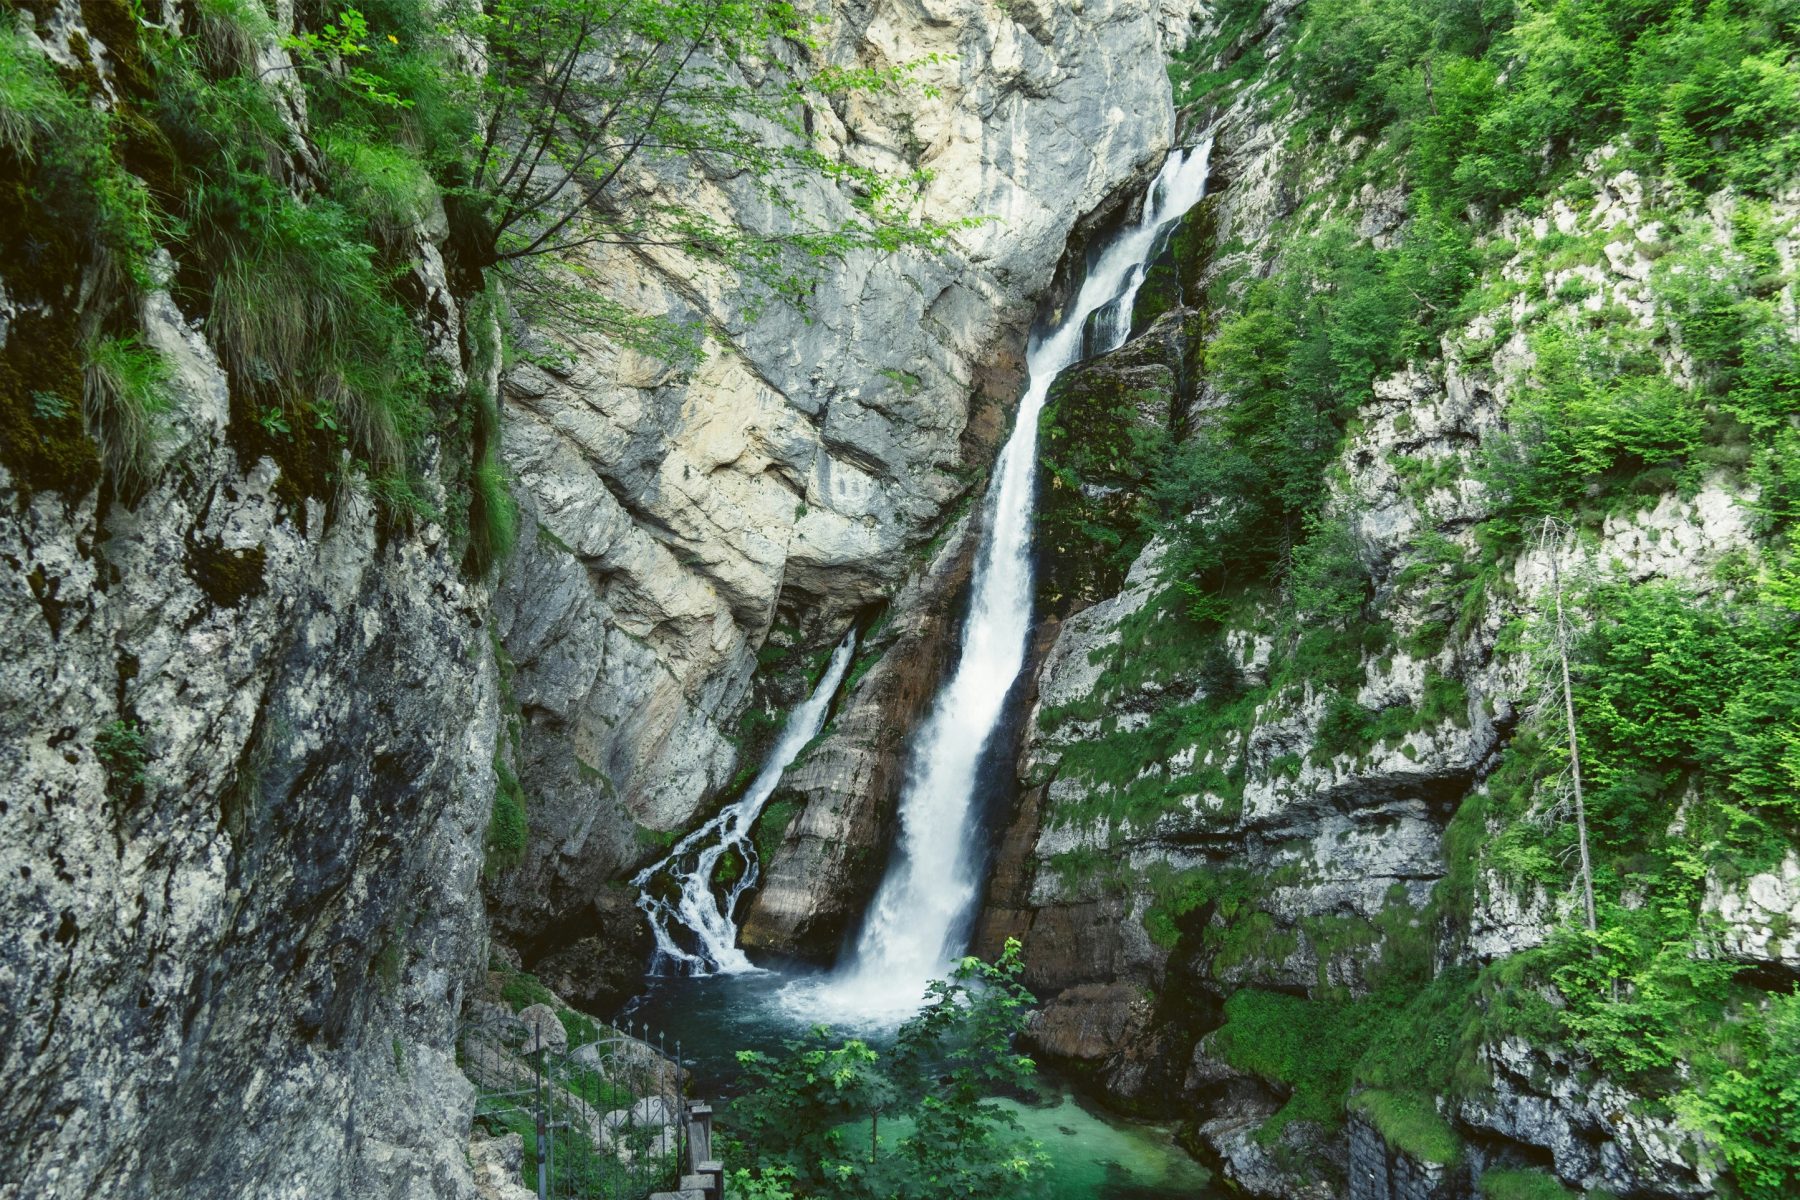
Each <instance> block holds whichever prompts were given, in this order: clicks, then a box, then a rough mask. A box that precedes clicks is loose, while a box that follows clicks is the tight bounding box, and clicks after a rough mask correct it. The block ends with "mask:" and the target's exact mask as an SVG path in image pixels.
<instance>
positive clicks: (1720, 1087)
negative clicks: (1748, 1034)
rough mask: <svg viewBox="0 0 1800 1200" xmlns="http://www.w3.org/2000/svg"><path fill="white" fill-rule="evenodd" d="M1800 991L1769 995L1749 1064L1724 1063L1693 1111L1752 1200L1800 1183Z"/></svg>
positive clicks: (1773, 1197)
mask: <svg viewBox="0 0 1800 1200" xmlns="http://www.w3.org/2000/svg"><path fill="white" fill-rule="evenodd" d="M1796 1111H1800V994H1795V993H1790V994H1788V995H1785V996H1776V997H1774V998H1773V999H1771V1000H1770V1001H1769V1005H1768V1011H1767V1015H1766V1018H1765V1020H1764V1021H1763V1022H1762V1023H1761V1026H1760V1028H1759V1029H1757V1030H1756V1031H1755V1032H1754V1035H1753V1037H1752V1039H1751V1041H1750V1045H1749V1052H1748V1054H1747V1055H1746V1057H1745V1059H1744V1061H1743V1062H1742V1063H1738V1064H1733V1065H1729V1066H1724V1067H1722V1068H1721V1069H1719V1070H1718V1071H1717V1072H1716V1074H1715V1075H1714V1076H1713V1078H1712V1079H1711V1080H1710V1081H1709V1082H1708V1083H1707V1086H1706V1088H1705V1090H1704V1091H1702V1092H1701V1093H1700V1095H1699V1096H1698V1097H1697V1098H1695V1099H1694V1101H1693V1102H1692V1104H1691V1105H1690V1107H1689V1111H1688V1114H1687V1115H1689V1116H1690V1117H1691V1118H1694V1119H1696V1120H1697V1122H1698V1123H1699V1124H1700V1125H1701V1127H1702V1128H1703V1129H1705V1130H1706V1132H1707V1134H1708V1135H1709V1137H1710V1138H1711V1139H1712V1140H1713V1141H1714V1142H1715V1143H1716V1144H1717V1145H1718V1147H1719V1151H1720V1153H1721V1155H1722V1156H1723V1158H1724V1160H1725V1163H1726V1165H1727V1166H1728V1167H1729V1168H1730V1169H1731V1173H1732V1176H1733V1178H1734V1179H1735V1181H1736V1183H1737V1186H1738V1187H1739V1189H1741V1191H1742V1193H1743V1195H1744V1196H1745V1197H1746V1200H1777V1198H1778V1197H1785V1196H1792V1195H1794V1194H1795V1193H1796V1191H1797V1190H1800V1128H1797V1127H1796V1126H1795V1124H1794V1113H1795V1112H1796Z"/></svg>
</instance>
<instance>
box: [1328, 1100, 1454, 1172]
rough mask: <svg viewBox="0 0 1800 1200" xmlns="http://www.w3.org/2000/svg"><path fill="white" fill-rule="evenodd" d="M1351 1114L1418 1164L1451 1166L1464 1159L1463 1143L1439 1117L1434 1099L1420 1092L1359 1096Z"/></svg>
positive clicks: (1353, 1104) (1352, 1106) (1352, 1105)
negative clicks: (1362, 1118) (1433, 1102)
mask: <svg viewBox="0 0 1800 1200" xmlns="http://www.w3.org/2000/svg"><path fill="white" fill-rule="evenodd" d="M1350 1110H1351V1111H1352V1112H1355V1113H1359V1114H1360V1115H1362V1116H1363V1117H1364V1118H1366V1119H1367V1120H1368V1122H1369V1124H1371V1125H1373V1126H1374V1127H1375V1129H1376V1130H1377V1131H1378V1132H1379V1133H1380V1134H1381V1136H1382V1140H1384V1141H1386V1142H1387V1144H1388V1145H1390V1146H1393V1147H1394V1148H1395V1149H1397V1150H1400V1151H1403V1152H1404V1153H1406V1154H1407V1155H1409V1156H1411V1157H1412V1158H1413V1159H1415V1160H1416V1161H1418V1162H1424V1163H1440V1164H1442V1165H1444V1166H1451V1165H1453V1164H1455V1163H1457V1162H1459V1161H1461V1159H1462V1141H1461V1140H1460V1139H1459V1138H1458V1137H1457V1136H1456V1131H1455V1130H1453V1129H1451V1128H1450V1123H1449V1122H1448V1121H1446V1120H1444V1118H1443V1117H1442V1116H1440V1115H1439V1113H1438V1111H1437V1109H1436V1107H1435V1106H1434V1105H1433V1104H1432V1101H1431V1098H1430V1097H1429V1096H1426V1095H1421V1094H1420V1093H1418V1092H1384V1091H1380V1090H1371V1091H1366V1092H1358V1093H1357V1094H1356V1095H1354V1096H1352V1097H1351V1098H1350Z"/></svg>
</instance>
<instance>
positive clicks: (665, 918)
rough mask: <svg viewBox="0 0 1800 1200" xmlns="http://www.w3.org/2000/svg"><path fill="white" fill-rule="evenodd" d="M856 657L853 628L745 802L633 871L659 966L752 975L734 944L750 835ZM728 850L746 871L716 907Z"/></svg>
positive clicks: (748, 883)
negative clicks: (685, 940)
mask: <svg viewBox="0 0 1800 1200" xmlns="http://www.w3.org/2000/svg"><path fill="white" fill-rule="evenodd" d="M855 652H856V631H855V630H854V629H852V630H851V631H850V632H849V633H847V634H845V635H844V640H843V641H841V642H839V643H838V647H837V649H836V650H834V651H832V654H831V662H830V663H829V664H828V665H827V666H826V668H825V674H824V676H823V677H821V678H820V680H819V685H818V686H817V687H815V688H814V689H813V693H812V695H811V696H808V697H807V699H806V702H805V703H804V704H802V705H801V706H800V707H799V708H796V709H795V710H794V712H793V715H792V716H790V717H789V718H788V723H787V725H786V726H785V727H783V729H782V731H781V738H780V740H779V741H777V742H776V743H775V749H774V750H772V751H771V752H770V754H769V757H768V758H767V759H766V760H765V761H764V762H763V765H762V770H761V771H759V772H757V775H756V778H755V779H754V780H752V781H751V784H750V789H749V790H748V791H746V792H745V793H744V796H743V799H741V800H739V801H738V802H737V803H736V804H733V805H731V806H730V807H729V808H727V809H725V811H723V812H721V813H720V814H719V815H718V816H716V817H714V818H713V819H712V820H710V821H708V822H707V823H706V824H704V825H702V826H700V828H698V829H696V830H694V831H693V832H692V833H690V834H688V835H687V836H686V837H684V838H682V839H681V841H679V842H677V843H676V844H675V848H674V849H673V850H671V851H670V852H669V854H668V856H667V857H666V858H663V859H662V860H660V861H658V862H657V863H655V864H654V865H652V866H649V867H646V868H645V869H644V870H642V871H640V872H638V874H637V877H636V878H634V879H633V880H632V881H631V886H633V887H635V888H637V889H638V907H639V908H641V909H643V910H644V913H645V915H647V916H648V917H649V918H650V929H651V932H652V933H654V934H655V935H656V964H655V966H656V967H658V968H660V967H661V966H663V964H665V963H667V964H670V965H672V966H674V967H675V969H676V970H678V971H682V972H685V973H686V974H689V975H740V974H743V973H744V972H746V971H754V970H757V967H756V966H755V965H753V964H752V963H751V962H750V960H749V958H747V957H746V956H745V954H744V952H743V951H742V950H739V949H738V946H737V937H738V927H737V904H738V901H739V900H740V899H742V898H743V895H744V893H745V892H746V891H748V890H749V889H750V888H751V887H753V886H754V885H755V884H756V880H757V877H758V875H759V874H760V873H761V864H760V863H759V862H758V861H757V858H756V848H755V846H754V845H753V844H752V843H751V841H750V830H751V827H752V826H754V825H755V824H756V818H757V817H759V816H761V815H762V810H763V806H764V805H766V804H768V802H769V797H770V796H771V795H773V794H774V792H775V785H776V784H778V783H780V782H781V775H782V772H784V771H786V770H787V769H788V766H789V764H791V763H792V762H793V761H794V759H795V758H796V757H797V756H798V755H799V753H800V751H801V750H803V749H805V748H806V744H807V743H808V742H810V741H812V740H813V738H815V737H817V736H818V734H819V729H820V727H821V726H823V725H824V724H825V714H826V712H827V711H828V710H829V709H830V707H831V698H832V697H833V696H835V695H837V690H838V685H839V684H841V683H842V682H843V681H844V672H845V671H847V670H848V669H849V667H850V658H851V656H852V655H853V654H854V653H855ZM696 849H698V853H697V854H696V855H695V857H694V860H693V865H692V866H691V867H689V868H688V869H687V870H685V871H683V870H682V867H683V865H684V864H685V862H686V860H687V856H688V854H689V853H691V852H693V851H695V850H696ZM727 851H735V852H736V853H737V854H738V855H739V857H741V858H742V859H743V863H744V867H743V870H742V871H740V872H739V873H738V877H737V879H736V880H734V881H733V882H732V884H731V886H730V888H729V889H728V890H727V891H726V893H725V898H724V901H723V902H722V903H721V901H720V899H719V896H718V894H717V893H716V892H714V891H713V886H712V880H713V872H714V871H715V870H716V869H717V868H718V865H719V860H720V859H721V858H723V857H724V856H725V854H726V852H727ZM663 872H667V873H668V874H669V875H670V876H671V877H672V878H673V880H674V882H675V884H676V886H677V887H678V888H679V889H680V890H679V892H678V893H677V894H676V896H675V897H674V899H673V900H667V899H663V898H662V897H659V896H656V895H653V894H652V893H651V891H650V887H649V885H650V881H651V880H652V879H654V878H655V877H656V876H657V875H658V874H660V873H663ZM671 922H674V923H676V924H679V925H682V926H684V927H686V928H687V930H688V931H689V932H690V933H692V934H693V937H694V939H695V947H694V949H693V950H692V951H689V950H686V949H683V948H682V946H681V945H680V944H679V943H678V942H677V940H676V937H675V933H674V930H673V929H672V927H671Z"/></svg>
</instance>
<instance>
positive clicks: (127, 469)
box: [82, 334, 170, 493]
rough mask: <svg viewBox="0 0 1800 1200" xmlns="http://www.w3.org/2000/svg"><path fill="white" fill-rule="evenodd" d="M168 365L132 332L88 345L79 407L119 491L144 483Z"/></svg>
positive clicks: (164, 400) (164, 405) (164, 407)
mask: <svg viewBox="0 0 1800 1200" xmlns="http://www.w3.org/2000/svg"><path fill="white" fill-rule="evenodd" d="M169 378H170V370H169V365H168V363H167V362H166V361H165V360H164V359H163V357H162V356H161V355H160V354H157V353H156V352H155V351H154V350H152V349H150V348H149V347H148V346H146V345H144V343H143V341H142V340H141V339H140V338H138V337H137V336H136V335H135V334H127V335H125V336H123V337H108V338H101V339H100V340H98V341H96V342H95V343H94V344H93V345H92V346H91V347H90V348H89V350H88V362H87V371H86V373H85V379H84V386H83V389H82V412H83V416H84V418H85V419H86V421H87V427H88V429H89V430H90V431H91V432H92V434H93V437H94V440H95V441H96V442H98V443H99V445H100V453H101V456H102V458H103V459H104V460H105V462H106V465H107V468H108V470H110V471H111V472H112V475H113V478H114V479H115V480H117V481H118V483H119V486H120V488H121V490H123V491H125V492H127V493H131V492H135V491H136V490H137V489H138V488H140V487H142V486H143V484H145V483H146V482H148V479H149V474H150V469H151V467H152V466H153V465H154V462H155V453H156V438H157V433H158V430H157V418H158V417H160V416H161V415H162V414H163V413H165V412H167V411H168V409H169V405H170V397H169Z"/></svg>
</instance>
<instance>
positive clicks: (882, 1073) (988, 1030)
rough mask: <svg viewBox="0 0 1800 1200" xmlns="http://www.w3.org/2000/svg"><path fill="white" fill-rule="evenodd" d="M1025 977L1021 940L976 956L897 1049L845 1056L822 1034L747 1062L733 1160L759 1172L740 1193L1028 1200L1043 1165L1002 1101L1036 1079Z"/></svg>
mask: <svg viewBox="0 0 1800 1200" xmlns="http://www.w3.org/2000/svg"><path fill="white" fill-rule="evenodd" d="M1022 970H1023V966H1022V963H1021V962H1020V958H1019V944H1018V942H1016V941H1008V942H1007V944H1006V949H1005V951H1004V952H1003V953H1002V954H1001V956H1000V958H999V959H998V960H997V961H996V962H993V963H985V962H982V961H981V960H980V959H977V958H965V959H963V961H962V963H961V964H960V965H959V966H958V967H957V970H956V973H955V975H954V977H953V978H952V979H950V980H937V981H934V982H933V983H932V984H931V985H930V986H929V987H928V988H927V989H926V994H925V1005H926V1006H925V1008H924V1009H923V1010H922V1011H921V1012H920V1013H919V1015H918V1016H916V1017H914V1018H913V1019H912V1020H911V1021H908V1022H907V1023H906V1024H905V1025H904V1026H902V1027H901V1029H900V1031H899V1033H898V1034H897V1035H896V1037H895V1039H894V1043H893V1045H892V1046H890V1047H888V1048H886V1049H885V1050H876V1049H874V1048H873V1047H871V1046H870V1045H869V1044H868V1043H866V1042H863V1041H860V1040H850V1041H846V1042H843V1043H841V1044H838V1045H836V1046H834V1045H832V1044H831V1040H830V1035H829V1031H828V1030H826V1029H825V1028H823V1027H818V1028H815V1029H814V1030H812V1032H811V1034H810V1035H809V1036H808V1037H807V1038H806V1039H804V1040H801V1041H797V1042H790V1043H789V1044H788V1047H787V1053H786V1055H784V1056H780V1057H777V1056H772V1055H767V1054H762V1053H759V1052H755V1051H744V1052H742V1053H740V1054H739V1055H738V1061H739V1062H740V1063H741V1064H742V1065H743V1067H744V1072H745V1076H746V1078H747V1080H748V1082H749V1085H750V1086H749V1088H748V1090H747V1091H746V1093H745V1094H744V1095H743V1096H741V1097H739V1098H737V1099H735V1100H733V1101H732V1103H731V1109H730V1122H731V1126H730V1129H731V1133H732V1135H733V1136H734V1137H735V1138H736V1140H737V1144H736V1146H735V1147H734V1148H733V1149H732V1151H731V1157H732V1160H733V1161H749V1162H752V1163H754V1164H755V1165H754V1166H752V1167H747V1168H744V1169H742V1170H740V1171H739V1172H738V1177H737V1179H736V1183H735V1186H734V1188H733V1191H734V1193H735V1194H740V1195H748V1196H757V1197H767V1198H768V1200H780V1198H781V1197H785V1196H821V1197H834V1198H836V1197H844V1198H849V1197H882V1198H884V1200H886V1198H888V1197H894V1198H908V1197H917V1198H919V1200H927V1198H930V1200H938V1198H965V1197H966V1198H968V1200H975V1198H980V1200H1004V1198H1005V1197H1010V1196H1017V1195H1020V1194H1022V1193H1023V1191H1024V1190H1025V1188H1026V1187H1027V1185H1029V1184H1030V1183H1031V1182H1032V1181H1033V1179H1035V1178H1036V1176H1037V1174H1038V1172H1039V1170H1040V1168H1041V1165H1042V1157H1041V1156H1040V1155H1039V1154H1038V1153H1037V1149H1036V1147H1035V1146H1034V1145H1031V1144H1029V1143H1027V1142H1025V1141H1024V1139H1023V1138H1022V1137H1021V1136H1020V1134H1019V1131H1018V1127H1017V1123H1016V1122H1015V1121H1014V1119H1013V1117H1012V1115H1011V1114H1010V1113H1009V1112H1007V1111H1006V1109H1005V1108H1003V1107H1002V1106H1000V1105H999V1104H997V1103H995V1101H994V1097H995V1096H997V1095H1001V1094H1004V1093H1006V1092H1007V1091H1010V1090H1016V1089H1019V1088H1021V1087H1023V1086H1024V1085H1025V1084H1026V1083H1027V1082H1028V1081H1029V1080H1030V1078H1031V1076H1032V1074H1033V1073H1034V1071H1035V1070H1036V1066H1035V1064H1034V1063H1033V1062H1032V1060H1031V1059H1029V1058H1027V1057H1025V1056H1023V1055H1020V1054H1017V1053H1015V1052H1014V1050H1013V1042H1014V1040H1015V1039H1016V1038H1017V1037H1018V1035H1019V1034H1020V1033H1021V1032H1023V1031H1024V1028H1025V1022H1026V1019H1027V1017H1028V1015H1029V1010H1030V1005H1031V1004H1032V1002H1033V1001H1032V996H1031V994H1030V992H1028V991H1026V990H1025V988H1024V986H1023V985H1022V984H1021V983H1020V982H1019V975H1020V973H1021V971H1022ZM884 1124H885V1125H886V1127H887V1128H888V1129H889V1130H890V1133H889V1134H887V1135H884V1134H883V1133H882V1128H883V1126H884ZM865 1131H866V1132H865ZM892 1131H897V1136H896V1135H895V1133H894V1132H892Z"/></svg>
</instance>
